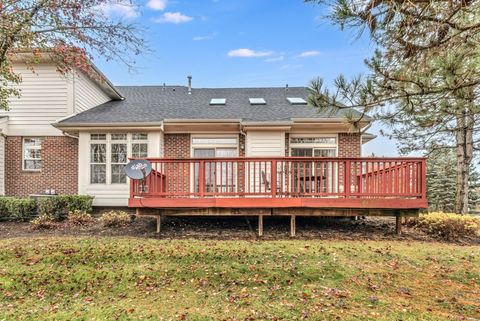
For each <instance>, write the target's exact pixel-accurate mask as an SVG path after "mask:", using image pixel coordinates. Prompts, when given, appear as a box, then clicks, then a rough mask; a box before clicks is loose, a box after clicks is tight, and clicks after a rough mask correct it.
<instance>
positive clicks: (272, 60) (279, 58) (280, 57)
mask: <svg viewBox="0 0 480 321" xmlns="http://www.w3.org/2000/svg"><path fill="white" fill-rule="evenodd" d="M283 59H285V57H284V56H278V57H273V58H268V59H265V60H264V61H265V62H277V61H283Z"/></svg>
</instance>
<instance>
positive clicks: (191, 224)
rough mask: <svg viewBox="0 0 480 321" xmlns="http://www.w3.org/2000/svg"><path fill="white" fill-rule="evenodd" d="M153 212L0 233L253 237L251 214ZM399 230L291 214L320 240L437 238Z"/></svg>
mask: <svg viewBox="0 0 480 321" xmlns="http://www.w3.org/2000/svg"><path fill="white" fill-rule="evenodd" d="M155 224H156V221H155V219H153V218H148V217H141V218H136V219H135V220H134V221H133V222H132V224H131V225H130V226H127V227H119V228H105V227H103V226H101V225H100V224H99V223H98V222H95V223H93V224H91V225H88V226H72V225H70V224H68V223H59V225H58V226H57V228H55V229H51V230H35V229H33V228H32V226H31V225H30V224H29V223H28V222H0V239H2V238H14V237H39V236H40V237H41V236H94V237H102V236H119V237H140V238H160V239H189V238H194V239H206V240H212V239H213V240H232V239H247V240H252V239H257V238H258V237H257V231H256V228H257V218H246V217H166V218H163V219H162V232H161V234H160V235H157V234H156V233H155V229H156V225H155ZM289 228H290V218H288V217H265V218H264V236H263V237H262V239H264V240H279V239H290V236H289ZM402 232H403V233H402V235H401V236H399V235H396V234H395V218H393V217H367V218H365V219H360V220H356V221H355V220H352V219H350V218H319V217H297V236H296V237H295V238H296V239H321V240H403V241H425V242H432V241H442V240H439V239H435V238H433V237H431V236H429V235H427V234H425V233H423V232H422V231H419V230H417V229H414V228H409V227H406V226H404V227H403V229H402ZM457 243H460V244H466V245H467V244H468V245H472V244H480V239H478V238H477V239H463V240H461V241H458V242H457Z"/></svg>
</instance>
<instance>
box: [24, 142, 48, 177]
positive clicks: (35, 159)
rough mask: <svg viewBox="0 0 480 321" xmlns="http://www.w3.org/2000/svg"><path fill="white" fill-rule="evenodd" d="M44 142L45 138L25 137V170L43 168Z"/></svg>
mask: <svg viewBox="0 0 480 321" xmlns="http://www.w3.org/2000/svg"><path fill="white" fill-rule="evenodd" d="M42 143H43V139H42V138H40V137H29V138H24V139H23V161H22V167H23V170H26V171H40V170H42V166H43V160H42Z"/></svg>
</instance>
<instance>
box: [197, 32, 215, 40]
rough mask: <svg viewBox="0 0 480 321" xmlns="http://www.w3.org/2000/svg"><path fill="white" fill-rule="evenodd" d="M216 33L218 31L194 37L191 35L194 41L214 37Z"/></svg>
mask: <svg viewBox="0 0 480 321" xmlns="http://www.w3.org/2000/svg"><path fill="white" fill-rule="evenodd" d="M217 35H218V32H213V33H211V34H209V35H205V36H196V37H193V40H195V41H203V40H210V39H212V38H214V37H215V36H217Z"/></svg>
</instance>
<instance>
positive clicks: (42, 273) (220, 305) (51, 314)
mask: <svg viewBox="0 0 480 321" xmlns="http://www.w3.org/2000/svg"><path fill="white" fill-rule="evenodd" d="M463 316H465V317H470V318H480V249H479V247H473V246H471V247H462V246H455V245H446V244H439V243H415V242H406V241H405V242H400V241H391V242H380V241H368V242H366V241H358V242H354V241H315V240H312V241H304V240H292V241H263V242H262V241H259V242H255V241H253V242H249V241H196V240H187V241H177V240H174V241H168V240H153V239H150V240H147V239H134V238H58V237H49V238H36V239H33V238H32V239H7V240H1V241H0V320H114V319H115V320H131V319H151V320H162V319H163V320H223V319H225V320H259V319H264V320H298V319H305V320H370V319H376V320H447V319H450V318H451V319H454V320H460V319H461V318H462V317H463ZM470 320H473V319H470Z"/></svg>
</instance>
